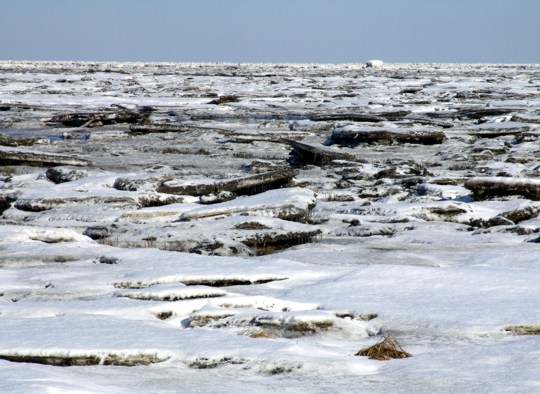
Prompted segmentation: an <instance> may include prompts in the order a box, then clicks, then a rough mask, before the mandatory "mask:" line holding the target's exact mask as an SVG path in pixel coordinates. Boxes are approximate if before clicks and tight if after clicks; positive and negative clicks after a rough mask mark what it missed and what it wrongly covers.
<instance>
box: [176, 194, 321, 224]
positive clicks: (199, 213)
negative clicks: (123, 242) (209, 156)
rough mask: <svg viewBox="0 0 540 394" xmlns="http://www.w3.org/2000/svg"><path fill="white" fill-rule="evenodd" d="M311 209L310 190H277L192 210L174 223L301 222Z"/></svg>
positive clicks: (313, 195)
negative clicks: (247, 218)
mask: <svg viewBox="0 0 540 394" xmlns="http://www.w3.org/2000/svg"><path fill="white" fill-rule="evenodd" d="M315 205H316V199H315V193H313V192H312V191H311V190H308V189H300V188H291V189H279V190H270V191H268V192H265V193H261V194H258V195H255V196H252V197H245V198H242V199H237V200H233V201H227V202H223V203H220V204H213V205H211V206H208V207H200V208H195V209H192V210H191V211H187V212H184V213H182V214H181V215H180V217H179V219H178V220H180V221H190V220H197V219H206V218H212V217H220V216H221V217H222V216H231V215H239V214H241V215H260V216H270V217H278V218H280V219H299V218H300V219H301V218H304V217H306V216H307V215H308V213H309V210H311V209H313V208H314V207H315Z"/></svg>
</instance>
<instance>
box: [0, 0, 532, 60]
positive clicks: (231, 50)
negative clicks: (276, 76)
mask: <svg viewBox="0 0 540 394" xmlns="http://www.w3.org/2000/svg"><path fill="white" fill-rule="evenodd" d="M370 59H381V60H383V61H385V62H388V63H416V62H441V63H447V62H451V63H461V62H466V63H540V0H0V60H76V61H81V60H88V61H107V60H108V61H156V62H157V61H173V62H242V63H244V62H258V63H260V62H287V63H289V62H296V63H357V62H365V61H367V60H370Z"/></svg>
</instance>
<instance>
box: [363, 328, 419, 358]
mask: <svg viewBox="0 0 540 394" xmlns="http://www.w3.org/2000/svg"><path fill="white" fill-rule="evenodd" d="M355 356H367V357H369V358H371V359H373V360H381V361H384V360H390V359H392V358H407V357H412V354H410V353H408V352H407V351H405V350H404V349H403V348H402V347H401V345H400V344H399V342H398V341H397V339H396V338H394V337H393V336H392V335H391V334H389V333H386V334H384V337H382V338H381V339H380V340H379V341H378V342H377V343H376V344H375V345H373V346H370V347H368V348H365V349H361V350H360V351H359V352H358V353H356V354H355Z"/></svg>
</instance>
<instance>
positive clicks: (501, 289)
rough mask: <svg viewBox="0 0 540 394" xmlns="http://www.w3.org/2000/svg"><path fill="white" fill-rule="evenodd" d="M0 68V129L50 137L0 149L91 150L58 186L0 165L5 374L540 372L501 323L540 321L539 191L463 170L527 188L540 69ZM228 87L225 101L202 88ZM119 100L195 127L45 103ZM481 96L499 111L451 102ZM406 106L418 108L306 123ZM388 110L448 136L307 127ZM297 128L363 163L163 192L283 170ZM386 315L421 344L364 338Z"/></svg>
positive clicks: (474, 385)
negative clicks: (245, 189)
mask: <svg viewBox="0 0 540 394" xmlns="http://www.w3.org/2000/svg"><path fill="white" fill-rule="evenodd" d="M372 62H377V61H372ZM375 65H378V63H375ZM382 65H383V64H382V62H381V64H380V65H379V66H382ZM90 68H92V69H93V72H89V71H88V70H89V69H90ZM60 79H67V80H68V81H69V82H58V81H59V80H60ZM0 81H1V83H0V105H2V106H7V107H10V108H9V109H8V110H5V111H4V110H2V111H0V124H2V123H1V121H2V120H5V119H7V120H10V121H11V122H12V123H13V124H12V125H11V126H10V127H9V128H6V129H3V130H0V132H1V133H2V134H4V135H6V136H10V137H20V136H38V137H43V138H46V139H47V140H48V141H49V142H48V143H46V144H45V143H44V144H41V143H40V144H38V145H35V146H29V147H24V148H19V147H17V148H12V147H0V155H1V154H2V153H3V152H6V151H16V150H17V149H19V152H24V153H25V154H33V153H36V152H40V153H41V154H47V155H51V157H70V158H71V157H74V158H77V159H85V160H90V161H91V165H88V166H85V167H84V172H81V173H80V174H81V177H80V178H78V177H76V178H77V179H73V180H69V181H67V182H63V183H58V184H56V183H53V182H52V181H50V180H49V179H48V178H47V176H46V175H45V173H46V171H47V168H49V167H34V166H29V165H27V164H22V165H18V164H13V163H8V164H4V163H3V164H2V166H0V212H1V214H0V332H1V335H0V382H2V384H1V385H0V392H6V393H47V392H49V393H62V392H81V393H83V392H84V393H89V392H104V393H128V392H133V391H136V392H163V393H165V392H217V391H220V392H231V393H240V392H245V391H247V390H249V391H251V392H257V393H259V392H260V393H265V392H276V391H278V392H290V393H297V392H310V393H316V392H321V393H322V392H325V393H326V392H350V391H354V392H381V393H382V392H389V391H390V392H536V391H538V389H539V388H540V374H539V371H540V362H539V359H540V358H539V357H538V356H539V354H540V337H539V336H538V335H514V334H512V333H510V332H508V331H507V330H505V328H506V327H508V326H512V325H520V324H523V325H535V324H538V323H540V322H539V320H538V316H540V303H539V302H537V300H538V299H540V286H538V283H540V269H539V268H540V265H539V264H538V261H539V257H540V243H538V239H539V232H540V219H539V218H538V212H540V202H539V201H537V200H535V199H534V193H531V194H529V195H526V196H524V195H508V196H506V195H503V196H497V197H493V198H491V197H489V198H486V199H482V200H481V199H477V198H475V196H474V193H473V192H472V191H471V190H470V189H469V188H468V187H467V181H469V180H478V181H482V182H487V183H489V182H491V183H495V184H497V185H499V186H500V187H501V188H511V187H514V186H516V185H517V186H520V187H522V188H527V187H529V188H537V187H538V185H539V181H538V179H537V176H538V173H537V172H538V171H537V170H538V166H539V163H538V141H537V140H536V139H535V138H534V136H532V137H531V139H530V140H527V141H525V140H524V141H522V142H520V140H519V138H516V136H517V135H518V133H521V132H523V131H524V130H529V131H530V130H532V131H534V130H536V129H537V128H538V125H537V124H535V123H529V121H528V120H527V119H535V116H537V113H538V111H539V110H540V99H539V96H538V85H539V83H540V68H539V66H538V65H463V64H451V65H415V64H403V65H399V64H384V67H379V68H378V69H377V70H374V69H372V68H367V67H363V65H330V64H327V65H310V64H304V65H278V64H276V65H271V64H260V65H236V64H174V63H167V64H144V63H93V62H78V63H70V62H59V63H54V62H0ZM406 88H411V91H412V90H414V89H418V88H421V90H418V91H416V92H415V93H407V94H401V93H400V92H401V91H402V90H403V89H406ZM229 94H231V95H235V96H238V97H239V101H238V102H234V103H225V104H219V105H214V104H209V102H210V101H211V100H213V99H215V98H217V97H221V96H224V95H229ZM111 105H115V106H122V107H125V108H129V109H131V110H134V111H137V110H138V109H139V108H140V107H142V106H152V107H154V109H153V111H152V113H151V115H150V118H149V122H150V123H151V122H156V123H171V124H183V125H185V124H191V125H193V126H197V127H200V128H199V129H197V127H194V129H193V130H192V131H187V132H178V133H174V132H169V133H152V134H148V135H144V134H141V135H135V133H130V132H129V127H130V125H129V124H125V123H122V124H113V125H102V126H100V125H98V126H96V127H86V126H81V127H62V126H60V125H50V124H48V123H47V122H45V120H46V119H48V118H50V117H51V116H52V115H57V114H59V113H71V112H92V111H93V112H100V111H114V110H115V108H118V107H114V106H111ZM483 108H499V109H508V110H509V111H510V112H509V113H508V114H503V115H495V116H487V117H484V118H481V119H478V118H474V117H470V118H469V117H467V116H465V115H463V116H462V117H460V116H457V114H464V113H465V112H466V111H473V110H474V109H483ZM400 110H406V111H411V113H413V114H414V116H415V117H420V118H421V119H423V120H424V121H426V123H423V124H422V126H418V125H417V123H415V120H414V117H408V116H405V117H402V118H400V119H397V120H384V119H383V120H381V119H376V120H377V122H353V121H347V120H339V121H336V122H333V121H315V120H313V119H314V116H315V115H318V114H323V115H324V114H332V115H341V114H351V113H352V114H354V113H359V114H368V115H372V116H378V114H379V115H380V114H383V113H385V112H389V111H400ZM515 114H519V115H520V116H519V118H518V121H516V120H512V119H513V116H514V115H515ZM439 120H440V121H441V122H446V123H452V125H453V127H450V128H444V129H443V128H442V126H440V125H437V123H436V122H433V123H430V121H439ZM381 129H384V130H391V131H396V132H399V133H401V132H403V133H406V132H408V131H411V130H440V131H443V132H444V133H445V135H446V136H447V140H445V141H444V142H441V143H440V144H435V145H430V146H421V145H418V144H408V143H407V144H400V145H377V144H372V145H367V144H364V145H363V144H360V145H359V146H357V147H354V148H353V147H347V148H344V147H339V146H337V145H333V146H332V147H331V148H327V147H325V146H323V145H321V144H323V143H325V141H326V140H327V138H328V137H329V136H330V135H331V133H332V131H334V132H336V133H339V132H340V131H343V132H346V131H374V130H381ZM64 132H66V133H69V134H70V135H71V137H72V138H65V139H64V138H63V137H62V136H63V135H64ZM484 133H485V134H484ZM489 133H491V134H489ZM505 133H508V134H505ZM235 134H237V135H238V138H234V136H235ZM289 138H290V139H299V140H301V141H302V142H303V143H305V144H308V145H309V146H322V147H323V148H324V149H328V151H332V152H333V151H335V152H347V153H349V154H351V155H352V157H354V159H351V160H347V161H343V160H334V161H332V162H330V163H328V164H327V165H318V166H315V165H312V164H306V165H303V166H299V168H298V169H297V170H298V175H297V176H295V177H294V178H293V181H292V182H291V183H289V184H287V185H285V186H284V187H279V188H277V189H270V190H266V189H264V188H261V190H258V191H256V192H254V194H253V195H250V196H236V198H234V199H232V200H230V201H225V202H217V203H212V204H203V203H204V202H212V199H211V198H210V197H209V196H198V195H195V196H174V195H169V194H165V193H158V192H157V191H156V189H157V187H158V186H159V185H161V184H163V183H167V182H170V183H171V184H177V185H190V184H191V185H192V184H205V183H208V184H215V183H216V182H219V181H221V180H230V179H242V178H245V177H246V176H250V175H253V174H257V171H260V172H265V171H268V169H269V168H270V169H271V170H272V171H273V170H276V171H279V169H280V168H289V167H290V165H289V163H288V162H287V160H288V158H289V154H290V151H291V146H290V142H288V139H289ZM34 148H35V149H34ZM175 150H176V151H178V152H180V153H178V152H176V153H175ZM488 151H489V153H488ZM74 163H75V162H74ZM57 169H60V170H62V171H66V172H69V171H71V170H79V167H78V166H77V165H76V163H75V164H71V165H62V166H61V167H57ZM260 172H259V173H260ZM118 179H127V180H129V181H133V184H134V185H136V186H137V187H136V189H137V190H122V188H121V187H118V185H116V186H115V183H116V181H117V180H118ZM116 187H118V188H116ZM128 189H129V188H128ZM516 190H517V191H516V193H518V192H519V189H516ZM531 195H532V196H533V197H531ZM232 197H235V196H232ZM92 228H94V229H95V230H96V231H95V232H94V234H96V233H99V231H98V230H100V231H101V230H102V231H104V232H106V236H104V237H103V238H100V237H99V236H95V235H94V236H93V238H90V235H91V234H92V231H87V230H88V229H92ZM85 234H88V235H85ZM104 234H105V233H104ZM175 245H176V246H177V247H178V249H175V248H174V246H175ZM254 245H255V246H254ZM181 247H182V248H183V249H181ZM180 249H181V250H184V251H178V250H180ZM386 332H389V333H391V334H393V335H394V336H395V337H396V338H397V340H398V341H399V342H400V343H401V345H402V346H403V347H404V348H405V349H406V350H407V351H408V352H410V353H411V354H412V355H413V357H411V358H407V359H399V360H390V361H376V360H371V359H368V358H366V357H359V356H355V354H356V353H357V352H358V351H359V350H360V349H361V348H365V347H368V346H371V345H373V344H374V343H375V342H376V341H377V340H378V339H379V338H380V335H381V334H382V333H386ZM18 357H19V358H20V357H23V358H24V357H26V358H27V361H28V358H32V357H33V358H34V361H36V360H40V358H41V360H43V359H45V358H47V357H48V358H57V359H65V360H77V359H79V360H80V359H84V358H86V359H96V360H98V363H97V365H89V366H72V367H59V366H53V365H42V364H36V363H18V362H13V361H9V360H13V359H14V358H18ZM111 359H115V360H119V362H123V363H124V364H129V362H135V363H137V362H138V363H141V365H137V366H126V365H108V363H109V362H108V361H107V360H111ZM145 360H146V361H147V365H144V364H145V362H144V361H145ZM49 361H50V360H49ZM148 362H149V364H148Z"/></svg>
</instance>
